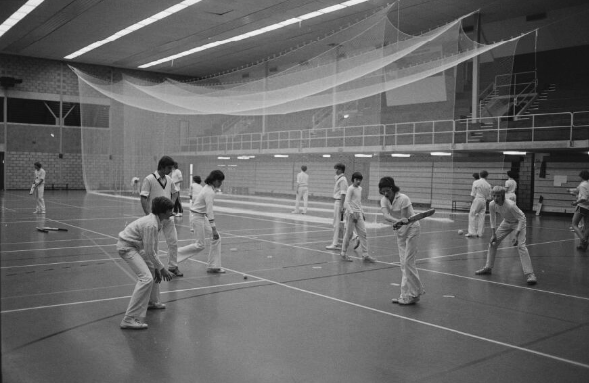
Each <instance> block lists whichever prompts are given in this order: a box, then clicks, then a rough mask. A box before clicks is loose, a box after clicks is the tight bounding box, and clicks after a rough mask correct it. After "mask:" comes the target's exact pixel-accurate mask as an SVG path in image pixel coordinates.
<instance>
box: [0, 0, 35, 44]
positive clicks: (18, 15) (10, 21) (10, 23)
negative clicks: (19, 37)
mask: <svg viewBox="0 0 589 383" xmlns="http://www.w3.org/2000/svg"><path fill="white" fill-rule="evenodd" d="M43 1H45V0H29V1H27V2H26V3H25V4H24V5H23V6H22V7H20V8H19V9H17V11H16V12H14V13H13V14H12V15H10V17H9V18H7V19H6V20H5V21H4V22H3V23H2V24H0V36H2V35H3V34H5V33H6V32H8V30H9V29H10V28H12V27H14V26H15V25H16V24H17V23H18V22H19V21H21V20H22V19H24V18H25V16H26V15H28V14H29V13H31V12H32V11H33V10H34V9H35V8H37V7H38V6H39V4H41V3H42V2H43Z"/></svg>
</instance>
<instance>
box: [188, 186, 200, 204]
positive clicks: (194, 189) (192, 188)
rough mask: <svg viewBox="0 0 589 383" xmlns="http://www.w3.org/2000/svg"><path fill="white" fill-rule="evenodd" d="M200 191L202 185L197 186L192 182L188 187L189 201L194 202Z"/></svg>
mask: <svg viewBox="0 0 589 383" xmlns="http://www.w3.org/2000/svg"><path fill="white" fill-rule="evenodd" d="M201 190H202V185H201V184H197V183H196V182H193V183H192V184H191V185H190V199H191V200H193V201H194V200H195V199H196V196H197V195H198V193H200V192H201Z"/></svg>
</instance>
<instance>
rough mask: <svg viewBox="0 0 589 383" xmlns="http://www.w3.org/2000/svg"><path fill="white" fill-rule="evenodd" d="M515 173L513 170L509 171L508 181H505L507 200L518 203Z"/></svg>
mask: <svg viewBox="0 0 589 383" xmlns="http://www.w3.org/2000/svg"><path fill="white" fill-rule="evenodd" d="M515 175H516V174H515V172H514V171H513V170H508V171H507V177H508V178H507V181H505V198H507V199H509V200H512V201H513V202H517V201H516V196H515V190H516V189H517V182H515V179H514V178H515Z"/></svg>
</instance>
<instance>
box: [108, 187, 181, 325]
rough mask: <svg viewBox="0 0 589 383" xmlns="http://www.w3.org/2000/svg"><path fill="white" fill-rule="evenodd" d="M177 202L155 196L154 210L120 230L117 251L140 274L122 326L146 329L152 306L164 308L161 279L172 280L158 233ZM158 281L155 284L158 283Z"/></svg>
mask: <svg viewBox="0 0 589 383" xmlns="http://www.w3.org/2000/svg"><path fill="white" fill-rule="evenodd" d="M173 208H174V204H173V203H172V201H170V200H169V199H167V198H165V197H157V198H154V200H153V201H152V204H151V213H149V214H148V215H146V216H145V217H141V218H139V219H137V220H135V221H133V222H131V223H130V224H129V225H127V227H125V229H124V230H123V231H121V232H120V233H119V240H118V242H117V250H118V252H119V256H120V257H121V258H123V259H124V260H125V262H127V264H128V265H129V267H130V268H131V270H133V272H134V273H135V274H136V275H137V284H136V285H135V290H134V291H133V295H132V296H131V301H130V302H129V306H128V307H127V311H126V312H125V317H124V318H123V321H122V322H121V328H122V329H131V330H142V329H146V328H147V323H145V322H144V319H145V316H146V314H147V310H148V309H155V310H161V309H165V308H166V305H164V304H163V303H161V302H160V288H159V283H160V282H161V280H162V279H163V280H165V281H169V280H171V279H172V274H170V273H169V272H168V271H167V270H166V268H165V267H164V265H163V264H162V263H161V262H160V260H159V257H158V255H157V253H158V234H159V232H160V230H161V229H162V225H163V223H164V222H165V221H168V220H169V219H170V217H171V216H172V215H173V213H172V209H173ZM154 282H155V283H154Z"/></svg>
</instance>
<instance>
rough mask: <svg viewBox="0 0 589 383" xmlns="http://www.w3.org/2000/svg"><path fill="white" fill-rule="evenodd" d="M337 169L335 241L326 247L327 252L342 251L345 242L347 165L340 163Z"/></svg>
mask: <svg viewBox="0 0 589 383" xmlns="http://www.w3.org/2000/svg"><path fill="white" fill-rule="evenodd" d="M333 168H334V169H335V185H334V186H333V240H332V241H331V245H328V246H325V248H326V249H327V250H341V248H342V242H343V226H344V225H343V224H342V219H343V217H342V215H343V201H344V200H345V198H346V192H347V191H348V180H347V179H346V176H345V175H344V172H345V171H346V165H344V164H342V163H341V162H338V163H337V164H335V165H334V167H333Z"/></svg>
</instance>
